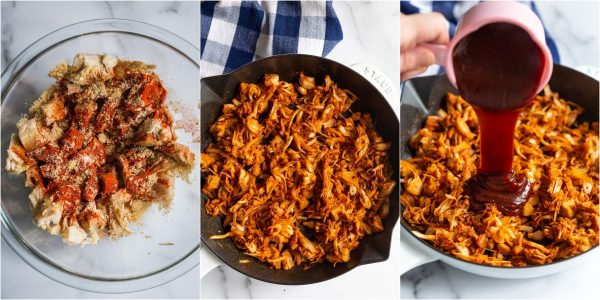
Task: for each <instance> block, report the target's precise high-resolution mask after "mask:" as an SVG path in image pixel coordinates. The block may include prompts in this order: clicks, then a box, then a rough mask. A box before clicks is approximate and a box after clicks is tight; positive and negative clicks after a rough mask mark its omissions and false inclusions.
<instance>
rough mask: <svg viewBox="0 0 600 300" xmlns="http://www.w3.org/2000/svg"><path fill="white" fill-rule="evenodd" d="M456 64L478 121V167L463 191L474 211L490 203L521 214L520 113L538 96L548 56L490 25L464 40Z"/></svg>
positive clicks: (521, 34)
mask: <svg viewBox="0 0 600 300" xmlns="http://www.w3.org/2000/svg"><path fill="white" fill-rule="evenodd" d="M452 60H453V64H454V72H455V75H456V84H457V86H458V90H459V92H460V94H461V95H462V97H463V98H464V99H465V100H466V101H467V102H469V103H470V104H471V105H472V106H473V108H474V109H475V113H476V114H477V118H478V120H479V137H480V157H479V160H480V165H479V169H478V171H477V174H476V175H475V176H473V177H472V178H471V179H469V181H467V185H466V187H465V188H466V192H467V193H468V194H469V195H470V196H471V202H470V204H471V205H470V207H471V209H473V210H481V209H484V208H485V206H486V204H488V203H491V204H495V205H496V208H497V209H498V210H499V211H501V212H502V213H504V214H505V215H518V214H520V212H521V210H522V207H523V204H524V203H525V202H526V201H527V198H528V196H529V194H530V191H531V184H530V183H529V181H528V180H527V178H526V177H525V175H523V174H515V173H514V172H513V169H512V163H513V153H514V145H513V143H514V133H515V127H516V123H517V120H518V118H519V113H520V112H521V110H522V108H523V107H525V106H526V105H527V104H529V103H530V102H531V100H532V99H533V97H535V94H536V88H537V86H538V85H539V83H540V80H541V77H542V74H543V71H544V67H545V66H544V54H543V52H542V50H541V49H540V47H539V46H538V45H537V44H536V43H535V42H534V41H533V40H532V39H531V37H530V36H529V34H528V33H527V32H526V31H525V30H524V29H522V28H521V27H519V26H516V25H513V24H509V23H490V24H487V25H485V26H482V27H481V28H479V29H478V30H476V31H474V32H472V33H470V34H468V35H467V36H465V37H464V38H463V39H461V40H460V41H459V42H458V44H457V45H456V47H455V49H454V52H453V55H452Z"/></svg>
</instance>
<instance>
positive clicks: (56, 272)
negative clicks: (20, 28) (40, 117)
mask: <svg viewBox="0 0 600 300" xmlns="http://www.w3.org/2000/svg"><path fill="white" fill-rule="evenodd" d="M78 52H84V53H108V54H111V55H114V56H116V57H118V58H121V59H127V60H141V61H144V62H146V63H149V64H154V65H156V72H157V73H158V75H159V76H160V78H161V79H162V80H163V82H164V84H165V85H166V87H167V89H168V90H169V96H168V99H169V101H170V103H171V105H170V109H171V112H172V113H173V117H174V119H175V124H177V121H178V120H184V119H188V121H186V122H188V123H189V119H190V117H191V118H192V119H194V120H198V122H199V118H200V115H199V109H198V104H199V99H200V95H199V93H200V91H199V86H198V85H199V82H200V81H199V76H200V70H199V59H200V51H199V50H198V48H196V47H194V46H193V45H192V44H190V43H188V42H187V41H185V40H183V39H182V38H180V37H178V36H177V35H175V34H173V33H171V32H169V31H166V30H164V29H161V28H159V27H156V26H153V25H149V24H145V23H141V22H135V21H130V20H118V19H101V20H92V21H85V22H81V23H76V24H73V25H69V26H66V27H63V28H61V29H59V30H57V31H54V32H52V33H50V34H48V35H46V36H44V37H42V38H41V39H39V40H38V41H36V42H35V43H33V44H32V45H31V46H29V47H28V48H27V49H25V50H24V51H23V52H22V53H21V54H19V56H17V57H16V58H15V59H14V60H13V62H12V63H11V64H10V65H9V66H8V67H7V68H6V70H5V71H4V72H3V73H2V83H1V85H2V119H1V123H2V127H1V128H2V129H1V131H2V140H1V149H0V150H1V155H0V157H1V160H2V162H1V165H2V180H1V181H2V190H1V202H2V205H1V207H2V208H1V211H0V213H1V216H2V225H3V226H2V239H3V240H4V241H5V242H6V243H7V244H8V245H9V246H10V247H11V248H12V249H13V250H14V251H15V252H16V253H17V254H18V255H19V256H20V257H21V258H22V259H23V260H25V262H27V263H28V264H29V265H31V266H32V267H33V268H34V269H36V270H37V271H39V272H41V273H42V274H44V275H46V276H48V277H49V278H51V279H53V280H56V281H58V282H61V283H63V284H66V285H69V286H71V287H74V288H78V289H83V290H88V291H94V292H103V293H124V292H132V291H139V290H143V289H147V288H151V287H155V286H158V285H161V284H164V283H166V282H169V281H171V280H173V279H175V278H178V277H179V276H181V275H183V274H185V273H186V272H188V271H189V270H191V269H192V268H194V267H195V266H196V265H198V262H199V255H198V249H199V245H200V229H199V226H200V223H199V220H200V201H199V199H200V182H199V181H200V173H199V167H196V169H195V170H194V173H193V174H192V175H191V176H190V179H191V182H190V183H187V182H184V181H181V180H177V182H176V184H175V193H174V200H173V203H172V206H171V208H170V210H168V211H166V212H165V211H160V210H158V209H157V208H156V207H153V208H152V209H151V210H149V211H147V213H146V214H145V215H144V217H143V219H142V220H141V222H140V223H139V224H132V225H130V228H131V229H132V230H133V233H132V234H131V235H130V236H127V237H124V238H120V239H118V240H110V239H101V240H100V241H99V242H98V244H97V245H86V246H83V247H82V246H69V245H67V244H64V243H63V242H62V240H61V238H60V237H58V236H54V235H50V234H48V233H46V232H45V231H44V230H42V229H39V228H37V227H36V226H35V225H34V224H33V221H32V211H31V208H30V204H29V199H28V195H29V193H30V192H31V190H30V189H29V188H25V186H24V175H23V174H21V175H9V174H8V173H7V172H6V170H5V169H4V166H5V161H6V150H7V147H8V144H9V141H10V136H11V134H12V133H14V132H16V126H15V124H16V122H17V121H18V119H19V118H20V117H21V116H22V115H24V114H26V113H27V112H28V109H29V106H30V105H31V104H32V103H33V101H34V100H36V99H37V98H38V97H39V95H40V94H41V93H42V92H43V91H44V90H45V89H46V88H48V86H49V85H51V84H52V83H53V81H54V80H53V79H52V78H50V77H48V75H47V74H48V72H49V71H50V70H51V69H52V67H53V66H55V65H56V64H58V63H60V62H61V61H65V60H67V61H69V62H70V61H71V60H72V58H73V57H74V55H75V54H76V53H78ZM177 135H178V137H179V142H180V143H182V144H184V145H187V146H189V147H190V148H191V150H192V151H194V153H199V149H200V145H199V143H198V141H195V139H197V138H196V137H192V134H190V133H189V132H185V131H183V130H177ZM197 159H199V157H197Z"/></svg>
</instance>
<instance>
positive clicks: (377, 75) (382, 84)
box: [350, 63, 400, 118]
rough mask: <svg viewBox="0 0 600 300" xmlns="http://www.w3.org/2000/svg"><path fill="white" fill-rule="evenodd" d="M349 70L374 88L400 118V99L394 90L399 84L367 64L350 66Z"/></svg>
mask: <svg viewBox="0 0 600 300" xmlns="http://www.w3.org/2000/svg"><path fill="white" fill-rule="evenodd" d="M350 68H352V69H353V70H354V71H356V72H358V73H359V74H360V75H362V76H363V77H364V78H365V79H367V80H368V81H369V82H370V83H371V84H372V85H373V86H374V87H376V88H377V90H378V91H379V92H380V93H381V94H382V95H383V96H384V97H385V99H386V100H387V102H388V103H389V104H390V106H391V107H392V109H393V110H394V112H395V113H396V116H398V118H400V97H399V96H398V92H397V90H396V84H399V82H397V83H394V82H393V81H392V80H390V78H389V77H388V76H387V75H385V73H383V72H382V71H381V70H380V69H378V68H377V67H375V66H373V65H371V64H368V63H355V64H352V65H350Z"/></svg>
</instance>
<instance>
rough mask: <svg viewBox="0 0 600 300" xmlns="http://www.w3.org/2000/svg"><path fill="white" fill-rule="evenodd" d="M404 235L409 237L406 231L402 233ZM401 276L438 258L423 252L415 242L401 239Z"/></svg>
mask: <svg viewBox="0 0 600 300" xmlns="http://www.w3.org/2000/svg"><path fill="white" fill-rule="evenodd" d="M402 234H403V235H407V234H408V233H406V231H403V232H402ZM400 239H401V242H400V275H401V276H402V274H404V273H406V272H408V271H410V270H412V269H414V268H416V267H418V266H421V265H424V264H426V263H430V262H432V261H436V260H437V258H435V257H433V256H431V255H430V254H428V253H425V252H423V251H422V250H421V249H419V248H418V247H417V246H416V245H415V244H414V241H411V240H409V239H407V238H405V240H404V241H402V237H401V238H400Z"/></svg>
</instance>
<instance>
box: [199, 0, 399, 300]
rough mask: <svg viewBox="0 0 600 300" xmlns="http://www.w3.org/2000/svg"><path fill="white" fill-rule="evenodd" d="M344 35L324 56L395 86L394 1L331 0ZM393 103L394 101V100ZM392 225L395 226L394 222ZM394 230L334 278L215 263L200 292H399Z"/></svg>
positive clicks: (371, 295) (372, 295) (323, 295)
mask: <svg viewBox="0 0 600 300" xmlns="http://www.w3.org/2000/svg"><path fill="white" fill-rule="evenodd" d="M333 6H334V8H335V11H336V13H337V15H338V17H339V19H340V21H341V24H342V29H343V31H344V39H343V40H342V41H341V42H340V43H339V44H338V45H337V46H336V47H335V48H334V50H333V51H332V52H331V53H330V54H329V56H328V58H331V59H333V60H336V61H339V62H341V63H344V64H346V65H352V64H355V63H368V64H370V65H373V66H375V67H377V68H379V69H380V70H381V71H382V72H383V73H384V74H385V75H386V76H387V77H389V78H390V80H391V81H392V82H393V83H394V85H395V87H396V89H398V88H399V82H400V78H399V77H400V72H399V55H398V53H399V46H400V45H399V36H400V26H399V13H400V5H399V2H397V1H391V2H334V5H333ZM394 105H395V106H399V102H398V101H396V102H395V103H394ZM396 229H398V227H397V228H396ZM398 238H399V232H398V230H396V232H395V236H394V241H395V242H394V244H393V245H392V248H391V256H390V259H389V260H387V261H386V262H382V263H377V264H371V265H366V266H360V267H358V268H357V269H354V270H352V271H350V272H348V273H346V274H344V275H342V276H340V277H338V278H334V279H331V280H329V281H326V282H323V283H318V284H313V285H308V286H283V285H274V284H270V283H265V282H261V281H258V280H255V279H251V278H248V277H246V276H244V275H242V274H240V273H238V272H236V271H235V270H233V269H231V268H229V267H227V266H221V267H219V268H218V269H215V270H213V271H212V272H210V273H208V274H207V275H206V277H204V278H203V279H202V285H201V296H202V298H278V299H283V298H285V299H292V298H303V299H307V298H318V299H338V298H360V299H377V298H396V299H397V298H399V297H400V290H399V288H398V281H399V276H400V274H399V272H398V263H399V257H398V256H397V255H394V254H395V253H398V247H399V240H398Z"/></svg>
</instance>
